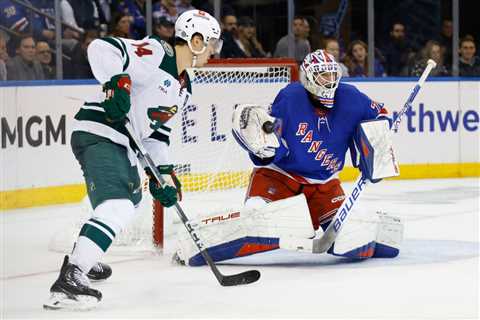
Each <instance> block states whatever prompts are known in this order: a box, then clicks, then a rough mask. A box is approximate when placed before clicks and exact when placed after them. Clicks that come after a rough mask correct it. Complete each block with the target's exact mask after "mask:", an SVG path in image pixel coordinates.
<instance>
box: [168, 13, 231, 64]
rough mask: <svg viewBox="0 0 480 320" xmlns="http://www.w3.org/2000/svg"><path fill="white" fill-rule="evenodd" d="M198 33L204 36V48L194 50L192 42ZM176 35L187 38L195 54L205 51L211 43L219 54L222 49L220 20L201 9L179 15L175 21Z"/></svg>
mask: <svg viewBox="0 0 480 320" xmlns="http://www.w3.org/2000/svg"><path fill="white" fill-rule="evenodd" d="M197 33H198V34H200V35H201V36H202V37H203V42H204V46H203V49H202V50H200V51H195V50H193V48H192V43H191V40H192V37H193V36H194V35H195V34H197ZM175 37H178V38H180V39H183V40H185V41H186V42H187V44H188V47H189V48H190V50H191V51H192V52H193V53H194V54H195V55H200V54H202V53H204V52H205V50H206V49H207V46H208V45H209V44H211V46H212V48H213V49H214V52H215V53H217V54H218V53H220V50H222V39H220V25H219V24H218V21H217V20H216V19H215V18H214V17H212V16H211V15H210V14H209V13H207V12H204V11H201V10H189V11H185V12H184V13H182V14H181V15H180V16H179V17H178V19H177V21H176V22H175Z"/></svg>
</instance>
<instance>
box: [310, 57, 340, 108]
mask: <svg viewBox="0 0 480 320" xmlns="http://www.w3.org/2000/svg"><path fill="white" fill-rule="evenodd" d="M341 77H342V71H341V69H340V66H339V65H338V63H337V62H336V61H335V58H334V57H333V56H332V55H331V54H329V53H327V52H326V51H325V50H317V51H314V52H312V53H309V54H308V55H307V56H306V57H305V59H304V60H303V62H302V64H301V66H300V82H301V83H302V85H303V86H304V87H305V89H306V90H307V91H308V92H310V93H311V94H312V95H313V96H314V98H316V99H318V100H319V101H320V102H321V103H322V105H324V106H325V107H327V108H332V107H333V98H334V96H335V90H336V89H337V87H338V83H339V82H340V78H341Z"/></svg>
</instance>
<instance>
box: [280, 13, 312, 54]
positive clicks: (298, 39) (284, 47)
mask: <svg viewBox="0 0 480 320" xmlns="http://www.w3.org/2000/svg"><path fill="white" fill-rule="evenodd" d="M305 21H306V20H305V19H304V18H303V17H295V18H294V19H293V36H294V43H295V51H294V58H295V60H296V61H297V62H298V63H299V64H300V63H302V61H303V59H304V58H305V56H306V55H307V54H309V53H310V51H311V48H310V42H309V41H308V40H307V39H306V37H305V36H306V28H305ZM288 40H289V39H288V34H287V35H285V36H283V37H282V38H281V39H280V40H279V41H278V42H277V45H276V48H275V53H274V56H275V57H288Z"/></svg>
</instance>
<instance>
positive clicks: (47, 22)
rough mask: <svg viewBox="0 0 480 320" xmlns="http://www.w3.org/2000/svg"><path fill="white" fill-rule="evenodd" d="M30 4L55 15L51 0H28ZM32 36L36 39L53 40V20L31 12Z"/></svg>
mask: <svg viewBox="0 0 480 320" xmlns="http://www.w3.org/2000/svg"><path fill="white" fill-rule="evenodd" d="M30 2H31V4H32V5H33V6H34V7H35V8H37V9H39V10H40V11H41V12H43V13H45V14H48V15H51V16H54V17H55V4H54V2H53V1H51V0H30ZM32 24H33V36H34V37H35V39H37V40H43V41H49V42H50V43H52V44H53V43H54V41H55V21H53V20H51V19H49V18H47V17H45V16H42V15H39V14H33V20H32Z"/></svg>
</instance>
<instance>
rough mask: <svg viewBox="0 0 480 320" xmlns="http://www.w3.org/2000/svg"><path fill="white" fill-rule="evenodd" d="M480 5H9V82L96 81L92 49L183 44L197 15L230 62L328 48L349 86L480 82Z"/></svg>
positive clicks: (141, 0) (82, 1)
mask: <svg viewBox="0 0 480 320" xmlns="http://www.w3.org/2000/svg"><path fill="white" fill-rule="evenodd" d="M150 1H151V2H150ZM147 2H148V3H147ZM476 2H477V1H468V0H423V1H416V0H382V1H379V0H377V1H373V0H350V1H348V0H295V1H293V0H232V1H228V0H210V1H208V0H198V1H195V0H58V2H57V0H0V80H1V81H5V80H45V79H58V78H63V79H89V78H93V75H92V73H91V71H90V67H89V65H88V60H87V55H86V50H87V47H88V45H89V43H90V42H91V41H92V40H94V39H95V38H98V37H105V36H116V37H123V38H131V39H141V38H143V37H144V36H146V35H147V34H148V33H149V32H148V31H147V30H148V29H149V28H151V33H153V34H156V35H157V36H159V37H160V38H162V39H164V40H165V41H168V42H170V43H172V44H173V41H174V38H173V34H174V24H175V21H176V19H177V17H178V16H179V15H180V14H181V13H182V12H184V11H186V10H190V9H194V8H195V9H200V10H204V11H207V12H209V13H210V14H212V15H214V16H216V17H217V18H218V19H219V21H220V22H221V27H222V31H223V35H222V36H223V41H224V43H223V48H222V51H221V56H220V57H221V58H271V57H290V58H293V59H295V60H296V61H297V62H298V63H301V61H302V60H303V58H304V57H305V56H306V55H307V54H308V53H309V52H311V51H312V50H317V49H322V48H323V49H325V50H327V51H328V52H329V53H331V54H332V55H333V56H334V57H335V58H336V59H337V61H339V62H341V68H342V71H343V75H344V76H348V77H366V76H375V77H385V76H394V77H399V76H419V75H420V74H421V73H422V71H423V68H424V66H425V64H426V61H427V60H428V59H433V60H435V61H436V62H437V64H438V67H437V68H436V69H435V70H434V71H433V72H432V75H433V76H452V75H458V76H462V77H479V76H480V58H479V57H478V56H477V55H476V54H477V52H476V47H477V44H478V38H479V36H480V35H479V33H480V28H478V23H476V22H475V21H476V18H477V8H476V6H475V4H476ZM371 4H372V5H373V7H371V10H369V8H368V7H369V5H371ZM455 5H457V8H458V11H457V12H455V10H454V9H452V8H455ZM292 7H293V12H294V15H292ZM56 9H57V10H56ZM455 14H457V20H455V19H453V18H454V17H455ZM55 17H57V21H56V20H55ZM369 21H374V25H373V29H371V28H369ZM455 21H458V27H454V26H455V25H454V22H455ZM150 26H151V27H150ZM370 30H372V33H370ZM455 31H456V32H455ZM368 44H370V46H371V47H373V48H371V50H369V45H368ZM371 44H373V46H372V45H371ZM59 49H60V50H59ZM59 52H60V53H61V59H56V57H55V54H56V53H59ZM369 53H370V58H369ZM370 65H371V66H370ZM58 66H60V68H61V70H60V71H61V72H57V71H58V70H57V67H58ZM369 66H370V67H369ZM372 66H373V67H372Z"/></svg>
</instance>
